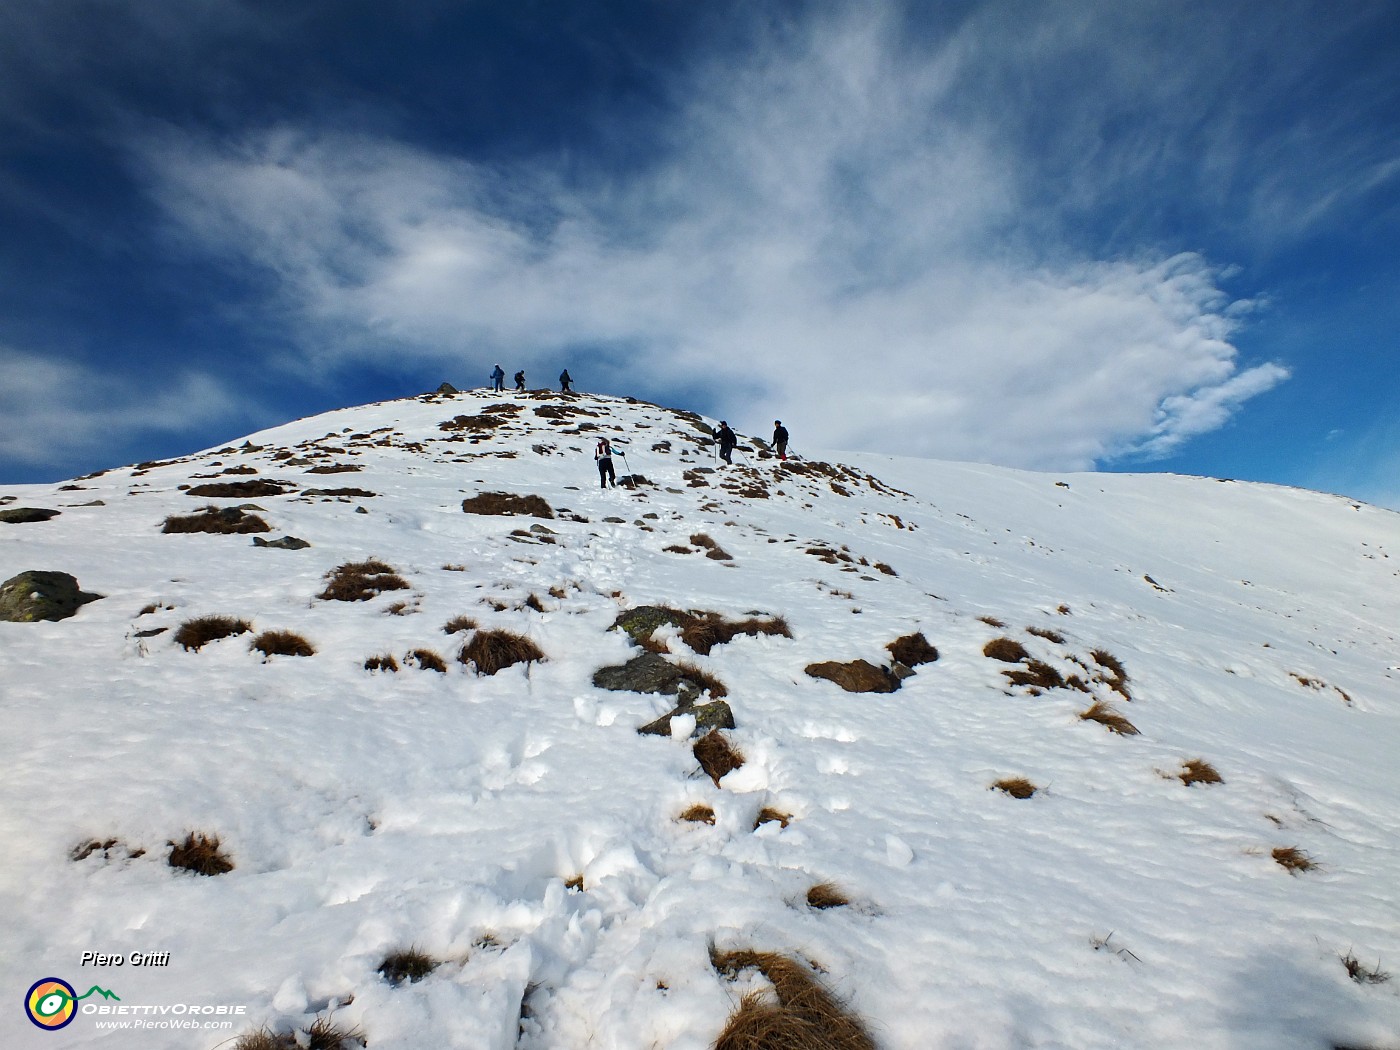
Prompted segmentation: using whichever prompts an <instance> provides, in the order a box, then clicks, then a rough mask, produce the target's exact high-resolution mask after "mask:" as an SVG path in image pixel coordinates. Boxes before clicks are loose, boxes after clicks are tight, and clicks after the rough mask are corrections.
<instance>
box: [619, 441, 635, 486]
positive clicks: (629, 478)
mask: <svg viewBox="0 0 1400 1050" xmlns="http://www.w3.org/2000/svg"><path fill="white" fill-rule="evenodd" d="M617 454H618V455H619V456H621V457H622V465H623V466H624V467H626V468H627V487H628V488H629V489H635V488H636V487H637V485H636V483H635V482H634V481H633V480H632V464H631V463H629V462H627V453H626V452H623V451H622V449H618V450H617Z"/></svg>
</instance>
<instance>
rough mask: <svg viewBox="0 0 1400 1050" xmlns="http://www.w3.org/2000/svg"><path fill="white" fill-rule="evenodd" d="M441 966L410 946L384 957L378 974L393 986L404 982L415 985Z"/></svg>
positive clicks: (413, 946)
mask: <svg viewBox="0 0 1400 1050" xmlns="http://www.w3.org/2000/svg"><path fill="white" fill-rule="evenodd" d="M441 965H442V963H441V961H440V960H438V959H434V958H433V957H432V956H431V955H428V954H427V953H426V952H423V951H420V950H419V949H418V947H417V946H416V945H412V946H410V947H408V948H402V949H400V950H398V951H396V952H390V953H389V954H388V955H387V956H385V958H384V961H383V962H382V963H380V964H379V972H380V973H381V974H382V975H383V976H384V979H385V980H386V981H388V982H389V983H390V984H393V985H399V984H403V983H404V981H407V982H408V983H409V984H417V983H418V982H419V981H421V980H422V979H423V978H424V977H427V976H428V974H430V973H432V972H433V971H434V970H436V969H437V968H438V967H439V966H441Z"/></svg>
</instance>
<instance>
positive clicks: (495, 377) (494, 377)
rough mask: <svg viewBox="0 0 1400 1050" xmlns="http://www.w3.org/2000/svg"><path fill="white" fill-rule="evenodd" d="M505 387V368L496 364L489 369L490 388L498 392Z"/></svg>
mask: <svg viewBox="0 0 1400 1050" xmlns="http://www.w3.org/2000/svg"><path fill="white" fill-rule="evenodd" d="M505 388H506V370H505V369H504V368H502V367H501V366H500V365H497V366H496V367H495V368H493V369H492V370H491V389H493V390H495V391H496V392H497V393H500V392H501V391H502V390H504V389H505Z"/></svg>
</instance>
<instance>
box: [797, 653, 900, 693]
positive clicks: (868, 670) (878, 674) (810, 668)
mask: <svg viewBox="0 0 1400 1050" xmlns="http://www.w3.org/2000/svg"><path fill="white" fill-rule="evenodd" d="M803 671H804V672H805V673H806V674H807V675H808V676H809V677H812V678H824V679H826V680H827V681H828V682H835V683H836V684H837V685H839V686H840V687H841V688H842V689H844V690H845V691H846V692H848V693H893V692H894V691H895V690H897V689H898V688H899V684H900V680H899V678H898V677H896V676H895V675H894V674H892V673H891V672H890V671H889V670H888V669H887V668H884V667H877V666H876V665H875V664H872V663H871V662H870V661H868V660H847V661H846V662H845V663H841V662H840V661H837V660H823V661H821V662H820V663H814V664H808V665H807V666H806V667H805V668H803Z"/></svg>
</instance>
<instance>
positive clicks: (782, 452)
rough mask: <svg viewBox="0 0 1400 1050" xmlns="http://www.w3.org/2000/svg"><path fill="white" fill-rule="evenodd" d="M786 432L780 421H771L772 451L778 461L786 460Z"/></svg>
mask: <svg viewBox="0 0 1400 1050" xmlns="http://www.w3.org/2000/svg"><path fill="white" fill-rule="evenodd" d="M787 446H788V432H787V427H785V426H783V421H782V420H781V419H775V420H773V450H774V451H775V452H777V453H778V458H779V459H787Z"/></svg>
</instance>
